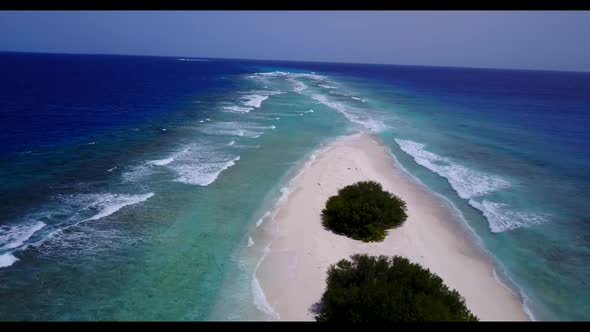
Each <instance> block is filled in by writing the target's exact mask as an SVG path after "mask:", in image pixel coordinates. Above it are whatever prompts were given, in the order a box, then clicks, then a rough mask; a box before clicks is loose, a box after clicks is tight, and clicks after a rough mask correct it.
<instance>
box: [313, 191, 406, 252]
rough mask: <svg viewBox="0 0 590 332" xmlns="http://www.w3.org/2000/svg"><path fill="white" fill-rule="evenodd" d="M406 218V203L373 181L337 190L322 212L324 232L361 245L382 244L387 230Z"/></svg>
mask: <svg viewBox="0 0 590 332" xmlns="http://www.w3.org/2000/svg"><path fill="white" fill-rule="evenodd" d="M406 218H407V215H406V203H405V202H404V201H403V200H401V199H400V198H399V197H397V196H395V195H393V194H391V193H389V192H387V191H384V190H383V188H382V187H381V184H379V183H377V182H374V181H362V182H357V183H355V184H353V185H350V186H346V187H344V188H341V189H340V190H338V195H336V196H332V197H330V198H329V199H328V202H327V203H326V207H325V208H324V209H323V210H322V225H323V226H324V227H325V228H326V229H329V230H331V231H333V232H334V233H336V234H342V235H346V236H348V237H351V238H353V239H355V240H361V241H365V242H371V241H383V239H384V238H385V236H386V235H387V230H388V229H390V228H393V227H396V226H399V225H401V224H402V223H403V222H404V221H405V220H406Z"/></svg>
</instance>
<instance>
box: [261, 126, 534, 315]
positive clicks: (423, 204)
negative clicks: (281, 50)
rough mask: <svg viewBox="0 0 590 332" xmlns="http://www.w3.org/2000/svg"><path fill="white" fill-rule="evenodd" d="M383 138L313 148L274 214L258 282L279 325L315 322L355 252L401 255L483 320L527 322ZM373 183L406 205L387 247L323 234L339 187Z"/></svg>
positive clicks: (447, 210) (469, 236) (478, 251)
mask: <svg viewBox="0 0 590 332" xmlns="http://www.w3.org/2000/svg"><path fill="white" fill-rule="evenodd" d="M378 140H379V139H378V138H377V137H374V136H373V135H371V134H368V133H357V134H353V135H349V136H344V137H340V138H338V139H336V140H335V141H332V142H330V143H328V144H327V145H325V146H322V147H320V148H319V149H318V150H316V151H315V152H314V153H313V154H312V157H311V158H310V160H309V161H307V162H305V163H304V165H303V167H302V169H301V170H300V171H299V172H298V173H297V175H296V176H295V177H294V178H293V179H292V180H291V181H290V182H289V187H290V188H289V194H288V197H286V199H284V200H282V201H279V202H278V203H277V205H276V206H275V207H274V209H273V210H272V212H271V214H272V215H273V217H274V218H272V219H271V220H269V221H268V224H269V225H268V226H269V227H271V228H273V230H272V233H273V234H272V240H271V243H270V244H269V245H268V252H267V253H266V254H265V255H264V257H262V258H261V259H260V262H258V264H257V267H258V268H257V269H256V270H255V271H254V275H253V279H257V282H258V283H259V285H260V288H261V290H262V292H263V296H264V298H265V300H266V301H265V302H267V304H268V305H269V307H270V308H272V309H273V311H274V313H275V315H274V318H275V319H280V320H314V314H313V313H312V312H310V309H311V307H312V305H313V304H315V303H316V302H318V301H319V300H320V299H321V296H322V294H323V291H324V289H325V277H326V271H327V268H328V266H329V265H332V264H335V263H336V262H337V261H339V260H340V259H344V258H348V257H349V256H350V255H352V254H355V253H366V254H370V255H387V256H392V255H400V256H404V257H407V258H408V259H410V260H411V261H412V262H415V263H419V264H421V265H422V266H424V267H426V268H428V269H430V270H431V271H432V272H434V273H436V274H437V275H439V276H440V277H441V278H442V279H443V281H444V283H445V284H446V285H447V286H448V287H449V288H451V289H456V290H457V291H458V292H459V293H460V294H461V295H462V296H463V297H464V298H465V302H466V304H467V307H468V308H469V309H470V310H471V311H472V312H473V313H474V314H475V315H476V316H478V318H479V319H480V320H482V321H487V320H515V321H516V320H529V317H528V316H527V314H526V313H525V311H524V308H523V304H522V303H521V300H520V299H519V298H518V295H516V294H514V293H513V290H511V289H509V288H508V287H507V286H506V285H504V284H502V283H501V282H500V281H499V280H497V279H496V277H495V273H496V272H495V270H494V269H495V265H494V262H493V261H492V259H491V257H489V256H488V254H487V253H486V252H485V250H484V249H483V248H482V247H481V246H480V245H479V244H478V243H476V241H477V239H476V235H475V234H473V233H472V232H471V231H470V230H469V229H467V226H466V225H462V222H461V221H460V220H458V218H459V217H458V216H457V215H456V213H457V212H456V211H453V209H452V208H451V206H449V204H450V203H448V202H447V201H445V200H444V199H443V198H441V197H437V195H435V194H434V193H432V192H430V191H429V190H428V189H427V188H426V187H425V186H423V185H421V184H419V183H417V181H416V179H412V178H411V176H409V175H408V174H407V173H406V171H405V170H403V169H402V168H401V165H399V163H398V162H397V160H395V157H394V156H392V155H390V153H389V151H388V150H387V148H386V147H385V146H384V145H383V144H381V143H379V142H378ZM361 180H375V181H377V182H379V183H381V184H382V185H383V188H384V190H387V191H390V192H392V193H394V194H396V195H398V196H400V197H401V198H402V199H404V200H405V201H406V203H407V207H408V219H407V221H406V222H405V223H404V225H403V226H401V227H399V228H396V229H393V230H390V232H389V234H388V236H387V237H386V239H385V240H384V241H383V242H378V243H363V242H361V241H356V240H353V239H350V238H347V237H345V236H341V235H336V234H333V233H331V232H330V231H327V230H325V229H323V227H322V226H321V220H320V214H321V209H323V207H324V205H325V202H326V200H327V199H328V197H330V196H332V195H335V194H336V192H337V190H338V189H339V188H340V187H343V186H345V185H349V184H353V183H355V182H357V181H361Z"/></svg>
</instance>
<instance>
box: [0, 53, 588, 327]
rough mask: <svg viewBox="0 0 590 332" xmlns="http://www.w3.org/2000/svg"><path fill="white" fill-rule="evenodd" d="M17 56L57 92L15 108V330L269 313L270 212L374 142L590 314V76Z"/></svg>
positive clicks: (9, 165)
mask: <svg viewBox="0 0 590 332" xmlns="http://www.w3.org/2000/svg"><path fill="white" fill-rule="evenodd" d="M14 57H15V58H11V59H8V60H6V59H5V60H6V61H4V63H7V62H9V61H12V62H14V63H13V64H12V65H11V66H10V68H12V69H11V70H13V72H9V73H10V74H11V75H14V76H15V80H16V79H17V78H18V80H22V81H23V82H27V81H35V80H36V82H45V84H46V85H43V84H42V83H38V86H39V87H43V89H41V88H39V90H38V91H37V90H33V94H34V95H36V96H37V98H36V99H35V100H34V101H35V102H36V104H31V103H33V101H31V99H30V98H29V96H28V95H26V94H24V93H23V95H20V94H19V93H21V92H19V91H22V90H18V89H14V87H11V86H8V87H4V90H2V91H4V93H3V94H2V95H0V97H1V98H0V102H1V103H2V104H0V106H2V108H0V109H1V110H2V112H3V113H2V114H3V116H4V117H5V118H6V119H8V120H9V122H4V123H10V126H8V125H6V128H5V131H4V132H5V133H11V135H6V137H4V138H3V140H4V142H7V144H5V145H3V149H2V155H1V159H0V180H1V181H0V186H1V188H2V195H0V201H1V202H2V208H1V209H0V211H1V212H2V219H0V266H2V267H0V295H1V297H2V298H10V299H11V301H0V314H1V316H0V317H1V318H2V319H4V320H23V319H24V320H262V319H269V318H271V316H272V308H270V307H269V306H268V304H267V303H265V300H264V294H263V293H262V292H261V290H260V288H259V285H258V284H257V280H256V279H255V278H253V276H254V271H255V270H256V267H257V264H258V262H259V261H260V259H261V258H262V257H263V256H264V254H265V250H266V247H267V245H268V243H269V240H270V236H271V234H270V232H269V230H268V229H267V228H266V225H268V220H269V219H270V218H272V215H270V211H272V210H273V206H274V205H275V204H276V203H277V202H278V201H279V200H281V199H285V197H286V196H287V195H288V191H287V190H286V189H287V187H288V182H289V180H290V179H291V178H292V177H293V176H294V174H296V173H297V172H298V171H299V169H300V168H301V166H302V165H303V163H304V162H305V160H307V159H308V158H309V157H310V155H311V154H312V153H313V152H314V151H315V150H316V149H318V148H319V147H320V146H321V145H322V144H323V143H326V142H329V141H330V140H332V139H335V138H337V137H340V136H342V135H346V134H349V133H353V132H356V131H358V130H370V131H372V132H374V133H375V134H377V135H379V136H380V138H381V139H382V141H383V142H384V144H385V145H386V146H387V147H388V148H389V149H390V151H391V153H392V154H394V155H395V157H396V159H397V160H398V161H399V162H400V164H401V165H402V166H403V167H404V169H406V170H407V171H408V172H409V173H411V175H413V176H414V177H416V178H417V179H418V180H419V181H420V182H422V183H423V184H424V185H426V186H427V187H429V188H430V189H431V190H433V191H434V192H436V193H438V194H440V195H442V196H444V197H445V198H446V199H448V200H449V201H450V202H451V203H452V204H453V205H454V206H455V207H456V208H457V209H458V211H459V213H460V214H461V215H462V222H463V223H464V224H465V226H466V227H468V228H469V229H471V230H472V231H473V232H474V233H475V234H476V236H477V238H478V239H479V241H480V244H481V245H482V246H483V247H484V248H485V249H486V250H487V251H488V252H489V253H490V254H491V255H492V256H493V257H494V258H495V259H496V261H497V263H498V267H499V269H498V271H497V274H498V278H499V279H502V280H508V282H509V283H510V284H511V286H512V287H514V289H515V291H518V292H519V293H520V294H521V296H522V297H523V299H525V307H526V308H527V310H528V311H529V312H530V314H531V315H532V316H533V317H534V318H536V319H542V320H585V319H588V316H587V313H588V312H589V311H590V310H588V309H590V308H588V303H590V301H588V300H589V299H590V288H589V287H590V285H589V284H588V283H587V280H590V278H589V277H590V274H589V273H590V272H589V270H588V268H587V262H589V259H590V252H589V250H590V246H589V243H590V242H589V239H590V231H589V229H588V224H587V217H586V216H587V215H588V214H587V212H590V211H588V207H587V206H586V205H585V204H584V202H586V201H587V199H588V198H590V179H589V178H588V173H587V172H586V171H585V170H586V169H587V167H588V166H590V160H589V159H588V156H589V155H590V154H588V153H587V152H588V151H587V143H588V142H590V137H589V136H588V134H587V131H586V130H585V128H586V125H587V124H590V123H589V121H590V116H588V113H587V110H588V108H587V107H588V105H590V100H589V99H588V95H589V94H588V92H589V89H588V88H589V87H590V78H589V77H588V75H585V74H575V73H544V72H518V71H486V70H476V69H444V68H426V67H402V66H366V65H337V64H313V63H281V62H255V61H225V60H215V59H209V60H210V61H187V60H179V59H175V58H151V57H121V58H118V57H100V56H98V57H92V56H69V57H70V58H68V56H61V57H57V58H51V56H46V57H42V56H41V55H39V56H37V57H33V58H27V56H25V55H18V56H16V55H15V56H14ZM29 57H30V56H29ZM54 57H56V56H54ZM71 57H74V58H71ZM66 60H67V61H66ZM48 63H51V64H52V66H53V67H55V66H61V67H62V72H64V73H66V74H64V75H63V77H62V78H61V79H62V80H63V82H62V83H61V84H62V85H63V86H68V84H69V85H71V87H70V88H69V89H68V91H69V92H68V91H59V90H57V91H56V90H55V88H54V89H53V90H51V89H50V86H51V85H52V83H54V82H53V81H52V78H51V77H53V76H51V75H49V76H47V75H45V74H47V73H45V74H43V70H46V69H43V68H46V67H47V65H48ZM23 64H26V65H27V66H28V67H27V68H31V66H33V68H37V72H38V74H37V75H36V76H35V75H33V76H32V77H29V76H27V75H31V74H30V73H31V72H34V71H24V70H21V71H19V70H17V69H18V68H19V65H23ZM90 64H92V66H90ZM35 66H36V67H35ZM75 66H79V67H76V68H77V69H76V68H74V67H75ZM96 67H99V68H100V69H101V70H100V71H97V72H88V73H86V75H87V76H88V75H93V76H92V77H94V79H93V80H88V81H85V82H80V81H78V79H79V76H78V74H77V73H79V72H80V70H90V69H84V68H96ZM14 68H17V69H14ZM42 69H43V70H42ZM69 71H71V72H72V73H73V74H72V75H73V76H72V77H69V76H68V75H67V73H68V72H69ZM105 73H107V74H105ZM122 73H128V75H122ZM131 73H133V75H131ZM140 73H141V74H140ZM44 75H45V76H44ZM104 75H106V76H104ZM138 75H139V76H138ZM138 77H141V79H138ZM54 79H55V78H53V80H54ZM13 81H14V80H13ZM114 82H118V83H117V85H116V86H115V87H114V88H113V91H112V92H110V93H108V94H107V93H105V94H104V95H103V94H102V92H95V91H100V89H99V88H98V87H99V86H100V87H104V86H108V85H109V84H115V83H114ZM92 84H96V85H97V86H92ZM76 88H77V89H78V91H76V97H71V95H72V89H76ZM10 89H12V90H10ZM46 90H48V91H49V92H47V95H46V96H45V95H44V94H43V91H46ZM7 91H8V92H7ZM60 93H61V95H60ZM112 94H120V95H119V96H118V98H113V99H112V100H111V99H108V96H111V95H112ZM56 96H57V97H56ZM25 101H26V102H25ZM35 112H36V113H35ZM80 114H84V116H83V117H82V116H81V115H80ZM27 117H28V118H27ZM82 129H83V130H82ZM39 133H43V134H42V135H41V134H39ZM19 135H20V136H19ZM15 137H18V139H16V138H15Z"/></svg>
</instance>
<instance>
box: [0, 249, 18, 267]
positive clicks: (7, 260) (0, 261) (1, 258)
mask: <svg viewBox="0 0 590 332" xmlns="http://www.w3.org/2000/svg"><path fill="white" fill-rule="evenodd" d="M18 260H19V259H18V258H16V257H14V255H12V254H11V253H9V252H7V253H5V254H2V255H0V268H3V267H9V266H11V265H12V264H14V263H15V262H16V261H18Z"/></svg>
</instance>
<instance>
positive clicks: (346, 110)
mask: <svg viewBox="0 0 590 332" xmlns="http://www.w3.org/2000/svg"><path fill="white" fill-rule="evenodd" d="M312 98H313V99H315V100H316V101H318V102H320V103H322V104H324V105H326V106H328V107H330V108H332V109H334V110H336V111H338V112H339V113H340V114H342V115H344V117H346V118H347V119H348V120H349V121H350V122H353V123H356V124H358V125H361V126H362V127H364V128H366V129H368V130H370V131H373V132H381V131H384V130H386V129H388V128H389V127H388V126H387V125H386V124H384V123H383V122H381V121H379V120H376V119H373V118H371V117H369V116H368V115H366V114H359V113H355V112H353V111H352V109H351V108H350V107H348V106H346V105H344V104H342V103H339V102H335V101H331V100H329V99H328V97H326V96H325V95H318V94H316V95H313V96H312Z"/></svg>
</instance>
